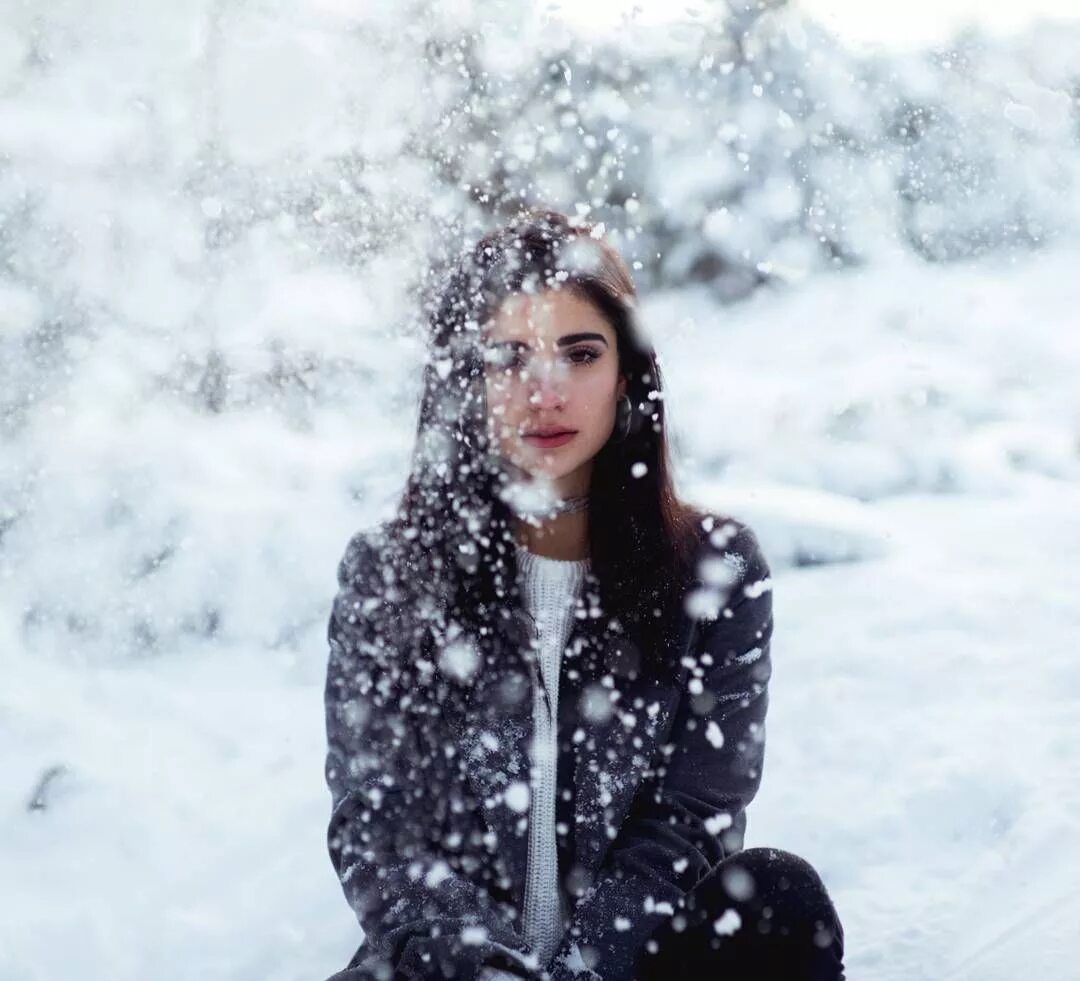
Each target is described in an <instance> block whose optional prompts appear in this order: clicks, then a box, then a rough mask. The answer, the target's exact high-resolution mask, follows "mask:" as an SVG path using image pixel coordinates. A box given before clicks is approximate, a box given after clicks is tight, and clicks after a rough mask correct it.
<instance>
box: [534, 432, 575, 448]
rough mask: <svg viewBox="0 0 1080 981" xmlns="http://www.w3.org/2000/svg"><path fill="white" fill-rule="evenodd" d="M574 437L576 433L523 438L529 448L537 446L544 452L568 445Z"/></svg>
mask: <svg viewBox="0 0 1080 981" xmlns="http://www.w3.org/2000/svg"><path fill="white" fill-rule="evenodd" d="M576 435H577V433H559V434H558V435H556V436H525V437H523V438H524V440H525V442H526V443H528V444H529V445H530V446H539V447H541V448H542V449H545V450H546V449H550V448H551V447H553V446H562V445H563V443H569V442H570V440H572V439H573V438H574V437H575V436H576Z"/></svg>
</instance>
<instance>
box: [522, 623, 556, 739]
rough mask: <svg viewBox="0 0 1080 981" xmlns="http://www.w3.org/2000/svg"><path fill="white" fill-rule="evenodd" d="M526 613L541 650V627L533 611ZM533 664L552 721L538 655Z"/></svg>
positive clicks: (549, 703)
mask: <svg viewBox="0 0 1080 981" xmlns="http://www.w3.org/2000/svg"><path fill="white" fill-rule="evenodd" d="M525 615H526V616H528V618H529V621H530V623H532V628H533V637H534V638H535V639H536V641H537V646H536V649H537V650H539V646H540V644H539V642H540V627H539V625H538V624H537V622H536V617H534V616H533V615H532V613H530V612H529V611H528V610H526V611H525ZM532 666H533V674H534V675H535V676H536V678H537V680H538V682H539V684H540V691H541V692H542V693H543V695H544V705H546V706H547V713H548V719H550V720H551V721H552V722H554V721H555V720H554V718H553V716H552V712H551V696H550V695H549V694H548V689H547V685H546V684H545V683H544V672H543V670H542V669H541V667H540V662H539V660H538V659H537V658H536V657H533V659H532Z"/></svg>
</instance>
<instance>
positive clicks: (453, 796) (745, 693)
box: [326, 519, 772, 981]
mask: <svg viewBox="0 0 1080 981" xmlns="http://www.w3.org/2000/svg"><path fill="white" fill-rule="evenodd" d="M379 541H380V530H379V529H375V530H373V531H369V532H361V533H358V534H357V535H355V536H354V537H353V538H352V540H351V541H350V542H349V545H348V548H347V549H346V552H345V555H344V557H343V559H342V561H341V563H340V566H339V568H338V580H339V583H340V590H339V591H338V594H337V596H336V598H335V601H334V605H333V613H332V615H331V618H330V624H329V631H328V634H329V642H330V660H329V667H328V672H327V681H326V722H327V736H328V744H329V751H328V755H327V761H326V778H327V782H328V784H329V787H330V790H331V794H332V798H333V803H332V806H333V811H332V817H331V820H330V825H329V829H328V843H329V849H330V855H331V859H332V861H333V864H334V866H335V868H336V870H337V872H338V876H339V878H340V880H341V882H342V885H343V888H344V890H345V894H346V896H347V898H348V900H349V903H350V905H351V906H352V908H353V909H354V910H355V912H356V914H357V917H358V919H359V922H360V924H361V926H362V927H363V929H364V934H365V938H366V939H365V943H364V944H363V945H362V946H361V948H360V949H359V950H358V951H357V954H356V956H355V957H354V958H353V960H352V962H351V963H350V966H357V965H361V966H367V967H372V966H374V965H375V964H377V963H380V962H385V963H390V964H393V965H394V966H395V970H396V973H395V974H394V975H393V976H394V977H395V978H443V977H457V978H462V979H466V981H471V979H473V978H475V977H476V974H477V973H478V971H479V969H480V967H481V966H483V965H485V964H488V965H493V966H500V967H504V968H506V969H513V970H517V971H518V972H519V973H522V974H523V975H525V976H531V977H542V976H543V973H542V970H540V969H538V970H536V971H535V972H534V973H530V972H529V971H528V970H527V968H526V969H523V968H522V967H521V962H520V959H521V958H522V957H523V956H524V957H525V958H528V956H529V951H528V948H527V946H526V944H525V942H524V941H523V939H522V937H521V934H520V932H519V930H518V928H517V926H516V924H515V917H517V916H518V911H519V910H521V908H522V906H521V904H522V899H523V894H524V881H525V870H526V860H527V852H528V840H529V836H528V821H527V818H528V815H527V812H523V811H522V809H521V808H522V803H521V802H522V800H523V797H522V793H521V791H522V789H523V788H522V786H521V784H522V783H523V782H524V783H525V784H526V785H527V781H528V772H529V762H528V758H529V744H530V739H531V735H532V717H531V715H532V694H531V685H532V683H533V678H534V677H535V676H536V675H535V674H534V670H535V669H534V662H533V660H532V656H531V651H532V636H533V634H532V630H533V628H532V624H531V621H530V620H529V619H528V616H527V614H524V613H518V614H517V615H516V616H507V617H505V618H502V619H499V618H495V621H496V622H495V623H493V630H492V633H491V643H490V644H489V645H486V646H485V648H484V649H483V650H482V651H481V652H480V653H479V658H478V659H477V660H476V661H475V662H474V661H472V660H471V658H470V653H469V650H468V649H467V648H458V649H453V647H452V645H453V644H454V643H455V641H448V642H447V644H446V645H445V647H444V649H443V650H431V651H430V656H429V657H420V656H416V655H413V656H412V657H410V658H407V659H406V658H404V657H403V656H402V653H401V651H402V650H403V644H402V643H401V638H403V637H407V636H411V634H410V631H411V630H413V629H414V628H415V619H416V618H415V617H414V616H413V613H414V611H413V610H411V609H409V608H407V607H408V604H405V603H403V602H402V601H401V598H402V597H403V596H405V595H406V593H407V590H404V589H402V588H401V584H394V583H393V582H392V581H391V580H390V579H389V569H388V565H389V564H388V563H386V562H384V561H382V559H381V555H380V553H381V547H380V544H379ZM698 556H699V562H698V564H697V565H696V568H697V569H698V570H699V576H698V578H697V579H695V580H694V581H693V582H692V583H691V584H690V589H689V590H688V594H687V595H686V596H685V598H683V597H680V598H678V602H679V607H678V608H679V610H680V613H679V614H678V616H677V618H676V621H675V622H676V626H675V628H674V630H673V631H672V632H671V633H670V634H669V637H670V642H669V647H668V649H667V650H665V651H663V652H662V654H663V656H662V658H660V659H659V663H662V664H664V665H666V666H667V667H666V669H665V670H661V669H653V668H649V667H642V666H641V665H643V664H645V661H644V660H641V661H640V664H635V663H634V662H635V661H637V660H638V659H635V658H627V657H626V656H625V651H626V646H625V644H624V643H622V642H621V640H620V632H621V628H620V626H619V624H618V621H617V620H615V619H613V618H609V617H607V616H606V615H604V614H603V613H602V612H601V611H599V609H598V601H599V588H598V582H597V580H596V578H595V576H593V575H592V573H591V572H590V573H587V575H586V581H585V585H584V588H583V590H582V594H581V599H580V600H579V613H578V618H577V619H575V622H574V627H573V629H572V633H571V636H570V640H569V643H568V645H567V649H566V653H565V657H564V662H563V667H562V677H561V681H560V686H561V687H560V693H559V702H558V704H559V719H558V728H559V745H560V757H559V766H558V787H559V797H558V799H559V808H560V810H559V814H558V821H559V823H560V828H559V835H558V843H559V866H560V867H559V877H560V882H561V883H563V885H564V888H565V889H566V890H567V894H568V895H569V896H571V897H572V898H571V899H570V906H571V909H572V916H571V921H570V928H569V930H568V931H567V935H566V938H565V941H564V943H563V947H562V949H561V950H560V952H559V953H558V954H556V957H555V958H554V960H553V961H552V964H551V966H550V973H551V976H552V977H555V978H571V977H574V976H575V975H574V973H573V971H572V970H570V968H569V967H568V966H567V965H566V964H565V963H564V959H565V956H566V954H567V952H568V951H569V949H570V947H571V945H572V944H573V943H574V942H575V941H576V942H577V944H578V946H579V948H580V951H581V953H582V954H583V955H584V957H585V960H586V962H588V963H589V964H591V965H592V966H593V968H594V970H595V974H594V973H591V972H586V973H584V974H583V975H580V976H583V977H587V978H592V979H595V978H596V977H597V976H599V977H601V978H602V979H603V981H631V979H632V978H633V977H634V974H635V965H636V964H637V961H638V958H639V956H640V954H641V951H642V948H643V945H644V943H645V940H646V939H647V938H648V935H649V934H650V932H651V931H652V930H653V929H654V928H655V927H657V926H658V925H659V924H660V923H661V922H662V921H663V920H664V919H665V918H667V917H669V916H670V915H671V913H672V911H673V908H674V906H675V904H676V903H677V901H678V900H679V898H680V897H682V896H683V895H684V894H685V893H686V892H688V891H689V890H690V889H691V888H692V887H693V886H694V885H695V884H696V883H697V882H698V880H699V879H701V878H702V877H703V876H704V875H706V874H707V873H708V872H709V871H710V870H711V869H712V868H713V867H714V866H715V865H716V864H717V863H718V862H719V861H720V860H721V859H722V858H724V857H725V856H727V855H729V854H731V853H732V852H735V851H739V850H740V849H741V848H742V847H743V837H744V833H745V827H746V814H745V808H746V805H747V804H748V803H749V802H750V800H751V799H752V798H753V797H754V795H755V793H756V792H757V789H758V786H759V784H760V781H761V774H762V763H763V758H764V739H765V724H764V723H765V713H766V708H767V704H768V693H767V686H768V681H769V677H770V674H771V659H770V652H769V646H770V638H771V634H772V595H771V580H770V577H769V567H768V565H767V563H766V560H765V558H764V556H763V555H762V553H761V550H760V547H759V544H758V541H757V538H756V536H755V535H754V533H753V531H752V530H751V529H750V528H749V527H748V526H747V525H745V524H742V523H740V522H737V521H734V520H733V519H717V521H716V524H715V526H714V527H713V529H712V530H711V532H709V531H704V530H703V531H702V534H701V542H700V546H699V552H698ZM725 576H726V577H727V578H726V579H725ZM717 600H719V602H718V604H717V602H716V601H717ZM710 603H712V608H711V609H710V608H709V607H710ZM598 613H599V614H600V615H597V614H598ZM447 659H449V661H447ZM447 663H450V664H451V665H452V666H453V668H454V671H452V672H449V673H448V672H446V671H444V670H443V667H445V665H446V664H447ZM470 665H474V666H475V670H474V671H472V673H470V672H469V670H468V669H469V667H470ZM463 668H464V670H463ZM508 788H512V789H511V792H510V793H509V794H506V793H505V791H506V790H507V789H508ZM567 790H568V791H569V798H570V799H569V800H566V799H565V796H566V795H565V794H564V791H567ZM524 799H527V798H524ZM517 922H520V920H518V921H517ZM545 967H547V965H541V966H540V968H541V969H542V968H545ZM388 976H389V975H388Z"/></svg>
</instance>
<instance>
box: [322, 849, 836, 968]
mask: <svg viewBox="0 0 1080 981" xmlns="http://www.w3.org/2000/svg"><path fill="white" fill-rule="evenodd" d="M358 956H359V952H358ZM843 957H844V928H843V927H842V926H841V925H840V919H839V917H838V916H837V915H836V910H835V909H834V908H833V904H832V900H831V899H830V898H829V894H828V892H826V890H825V885H824V883H823V882H822V881H821V877H820V876H819V875H818V874H817V872H816V871H815V870H814V868H813V866H811V865H810V864H809V863H808V862H807V861H805V859H802V858H800V857H799V856H798V855H793V854H792V853H791V852H785V851H782V850H780V849H779V848H747V849H744V850H743V851H740V852H736V853H735V854H734V855H731V856H729V857H728V858H726V859H724V860H723V861H722V862H721V863H720V864H719V865H717V867H716V868H715V869H713V870H712V872H710V873H709V874H708V875H707V876H705V878H703V879H702V880H701V881H700V882H699V883H698V884H697V885H696V886H695V887H694V888H693V889H692V890H691V891H690V892H689V893H687V894H686V896H685V897H684V898H683V901H682V903H681V904H680V905H679V907H678V908H677V909H676V911H675V915H674V916H673V917H671V918H670V919H669V920H665V922H664V923H662V924H661V925H660V926H659V927H657V928H656V930H654V931H653V933H652V935H651V936H650V937H649V938H648V939H647V940H645V941H643V950H642V954H641V960H640V964H639V967H638V977H637V981H672V979H673V978H674V979H678V981H713V979H715V981H844V968H843ZM354 959H355V958H354ZM597 971H598V972H599V973H600V974H601V976H603V972H604V967H603V964H600V965H598V966H597ZM390 974H391V972H390V971H387V972H386V973H385V974H382V975H380V974H378V973H377V972H374V971H371V970H365V969H362V968H356V967H354V968H351V969H346V970H345V971H341V972H339V973H338V974H335V975H334V976H333V977H332V978H330V979H329V981H387V979H388V977H389V976H390ZM604 981H609V979H608V978H606V977H605V978H604ZM610 981H623V979H610Z"/></svg>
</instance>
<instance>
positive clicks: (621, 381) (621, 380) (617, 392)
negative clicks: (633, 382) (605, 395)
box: [615, 375, 627, 399]
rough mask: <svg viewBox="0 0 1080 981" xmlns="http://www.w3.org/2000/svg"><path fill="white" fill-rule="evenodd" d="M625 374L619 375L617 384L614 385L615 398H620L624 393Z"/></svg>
mask: <svg viewBox="0 0 1080 981" xmlns="http://www.w3.org/2000/svg"><path fill="white" fill-rule="evenodd" d="M626 385H627V378H626V375H619V384H618V385H616V386H615V398H616V399H621V398H622V397H623V396H624V395H625V394H626Z"/></svg>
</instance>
